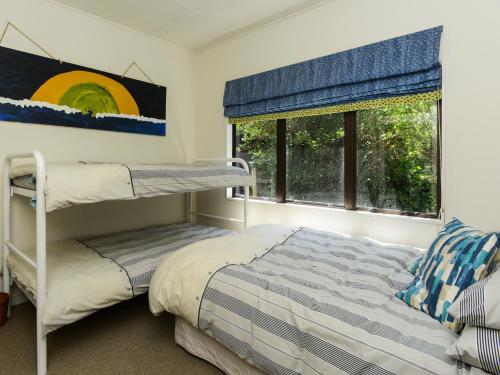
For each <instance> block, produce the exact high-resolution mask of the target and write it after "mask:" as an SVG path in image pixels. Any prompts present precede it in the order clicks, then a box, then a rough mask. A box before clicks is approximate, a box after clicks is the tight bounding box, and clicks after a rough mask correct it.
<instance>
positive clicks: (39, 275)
mask: <svg viewBox="0 0 500 375" xmlns="http://www.w3.org/2000/svg"><path fill="white" fill-rule="evenodd" d="M15 159H34V160H35V166H36V181H37V182H36V191H35V193H34V194H35V197H36V208H35V210H36V236H35V246H36V261H33V260H32V259H31V258H29V257H28V256H26V255H25V254H24V253H23V252H22V251H21V250H20V249H19V248H17V247H16V246H15V245H14V244H13V243H12V241H11V208H12V206H11V199H12V197H13V196H14V194H16V195H20V196H25V197H29V198H32V197H33V191H32V190H28V189H23V188H20V187H17V186H12V184H11V180H10V171H11V166H12V165H11V164H12V161H13V160H15ZM216 163H238V164H240V165H241V166H242V167H243V169H245V170H246V171H247V172H249V168H248V164H247V163H246V161H245V160H243V159H240V158H220V159H202V160H197V161H195V162H194V163H193V164H216ZM45 180H46V165H45V159H44V157H43V155H42V153H41V152H39V151H33V152H28V153H19V154H9V155H7V156H6V158H5V164H4V171H3V289H4V292H5V293H9V294H10V287H11V285H12V283H13V282H15V283H16V285H17V286H18V287H19V288H20V289H21V291H22V292H23V293H24V294H25V295H26V297H27V298H28V299H29V300H30V301H31V302H32V303H33V304H34V305H35V307H36V348H37V374H38V375H45V374H46V373H47V334H46V333H44V329H43V328H44V327H43V322H42V316H43V309H44V305H45V298H46V295H47V284H46V280H47V278H46V273H47V269H46V247H47V237H46V226H47V223H46V211H45ZM244 189H245V198H244V201H243V219H237V218H231V217H224V216H217V215H212V214H207V213H201V212H197V211H196V205H195V202H194V199H193V195H194V192H193V193H188V202H187V208H188V210H189V211H188V212H189V220H190V221H191V222H195V220H196V217H197V216H200V217H205V218H209V219H215V220H226V221H231V222H237V223H242V224H243V227H244V229H246V227H247V218H248V211H247V210H248V196H249V187H248V186H244ZM11 251H12V252H13V253H15V254H16V255H18V256H19V257H20V258H21V259H22V260H24V261H25V262H26V263H28V264H29V265H30V266H31V267H33V268H34V269H35V271H36V290H37V291H36V296H33V295H32V294H31V293H29V292H28V291H27V290H26V289H25V288H24V287H23V285H22V284H21V283H20V282H18V281H17V280H16V279H15V278H14V277H12V275H11V274H10V271H9V268H8V265H7V259H8V256H9V254H10V252H11ZM8 316H10V303H9V307H8Z"/></svg>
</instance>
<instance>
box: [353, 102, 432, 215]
mask: <svg viewBox="0 0 500 375" xmlns="http://www.w3.org/2000/svg"><path fill="white" fill-rule="evenodd" d="M356 120H357V138H358V139H357V142H358V145H357V147H358V148H357V206H358V207H371V208H383V209H396V210H402V211H411V212H419V213H436V211H437V207H436V205H437V200H436V195H437V194H436V192H437V176H438V170H437V155H438V137H437V129H438V113H437V103H436V102H434V101H432V102H422V103H418V104H409V105H399V106H394V107H387V108H380V109H370V110H363V111H358V112H357V117H356Z"/></svg>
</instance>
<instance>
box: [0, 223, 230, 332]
mask: <svg viewBox="0 0 500 375" xmlns="http://www.w3.org/2000/svg"><path fill="white" fill-rule="evenodd" d="M232 233H233V232H232V231H229V230H226V229H219V228H213V227H208V226H203V225H195V224H190V223H181V224H167V225H157V226H152V227H147V228H142V229H138V230H133V231H127V232H122V233H115V234H111V235H105V236H96V237H87V238H84V239H79V240H68V241H63V242H58V243H55V244H52V245H48V246H47V298H46V304H45V306H44V311H43V320H42V321H43V323H44V325H45V328H46V331H47V332H50V331H53V330H55V329H57V328H59V327H61V326H63V325H66V324H69V323H72V322H74V321H77V320H79V319H81V318H83V317H85V316H87V315H89V314H91V313H93V312H95V311H97V310H99V309H102V308H104V307H108V306H111V305H113V304H115V303H118V302H120V301H123V300H126V299H130V298H132V297H134V296H135V295H138V294H141V293H144V292H146V291H147V290H148V287H149V282H150V279H151V276H152V274H153V273H154V271H155V269H156V268H157V266H158V264H159V263H161V262H162V261H166V260H168V258H169V257H170V256H171V255H172V254H173V253H175V252H176V251H177V250H178V249H180V248H182V247H183V246H185V245H188V244H191V243H193V242H196V241H202V240H204V239H207V238H214V237H220V236H225V235H230V234H232ZM26 255H28V256H29V257H30V258H32V259H35V258H36V257H35V250H34V249H32V250H30V251H28V252H27V254H26ZM8 264H9V269H10V270H11V272H12V275H13V277H14V279H15V280H16V282H17V283H18V284H20V286H21V287H22V288H23V289H24V290H25V291H26V292H27V293H28V294H29V295H31V296H32V297H33V298H32V299H36V273H35V270H34V269H33V268H32V267H31V266H29V265H28V264H27V263H26V262H24V261H22V260H21V259H19V257H18V256H16V255H15V254H14V253H12V254H10V256H9V258H8Z"/></svg>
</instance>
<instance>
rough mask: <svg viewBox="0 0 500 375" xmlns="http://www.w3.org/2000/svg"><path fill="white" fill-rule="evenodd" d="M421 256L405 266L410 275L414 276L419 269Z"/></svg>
mask: <svg viewBox="0 0 500 375" xmlns="http://www.w3.org/2000/svg"><path fill="white" fill-rule="evenodd" d="M423 257H424V256H423V255H419V256H418V257H416V258H415V259H413V260H412V261H411V263H410V264H409V265H407V267H406V270H407V271H408V272H409V273H411V274H412V275H415V274H416V273H417V270H418V268H419V267H420V262H422V258H423Z"/></svg>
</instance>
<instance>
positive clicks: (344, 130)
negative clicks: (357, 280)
mask: <svg viewBox="0 0 500 375" xmlns="http://www.w3.org/2000/svg"><path fill="white" fill-rule="evenodd" d="M439 108H440V102H439V101H438V102H436V101H429V102H419V103H415V104H402V105H397V106H391V107H384V108H377V109H366V110H358V111H354V112H346V113H336V114H326V115H317V116H309V117H300V118H292V119H286V120H285V119H280V120H272V121H261V122H253V123H246V124H239V125H233V155H234V156H235V157H242V158H243V159H245V160H246V161H247V162H249V164H250V168H251V170H252V176H253V179H254V183H253V186H252V188H251V189H250V190H251V193H250V194H251V196H252V197H255V198H260V199H272V200H276V201H278V202H296V203H304V204H319V205H328V206H339V207H345V208H346V209H357V210H370V211H377V212H389V213H400V214H407V215H418V216H425V217H437V214H438V212H439V209H440V192H439V189H440V183H439V178H440V165H439V157H438V155H439V144H440V143H439V142H440V140H439V116H440V110H439ZM233 195H236V196H239V195H242V190H240V189H235V190H234V191H233Z"/></svg>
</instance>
